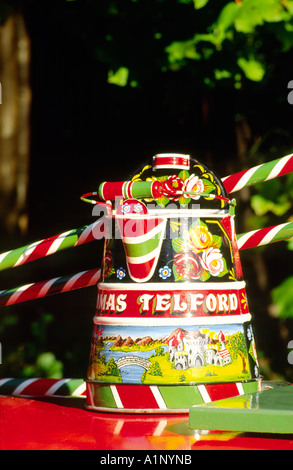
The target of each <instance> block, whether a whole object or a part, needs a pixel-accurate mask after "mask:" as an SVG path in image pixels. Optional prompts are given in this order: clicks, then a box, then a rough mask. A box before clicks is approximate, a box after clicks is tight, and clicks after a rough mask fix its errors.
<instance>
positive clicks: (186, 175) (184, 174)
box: [178, 170, 190, 181]
mask: <svg viewBox="0 0 293 470" xmlns="http://www.w3.org/2000/svg"><path fill="white" fill-rule="evenodd" d="M178 176H179V178H181V179H182V181H185V180H187V179H188V178H189V176H190V175H189V172H188V171H186V170H182V171H180V173H179V175H178Z"/></svg>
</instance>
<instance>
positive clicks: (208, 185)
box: [202, 178, 216, 193]
mask: <svg viewBox="0 0 293 470" xmlns="http://www.w3.org/2000/svg"><path fill="white" fill-rule="evenodd" d="M202 182H203V185H204V192H205V193H210V192H212V191H213V190H214V189H216V186H215V185H214V184H213V183H212V182H211V181H209V180H206V179H204V178H202Z"/></svg>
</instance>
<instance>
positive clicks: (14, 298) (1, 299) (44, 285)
mask: <svg viewBox="0 0 293 470" xmlns="http://www.w3.org/2000/svg"><path fill="white" fill-rule="evenodd" d="M100 275H101V270H100V269H90V270H88V271H82V272H80V273H77V274H74V275H70V276H62V277H55V278H53V279H49V280H47V281H41V282H36V283H33V284H26V285H24V286H20V287H16V288H13V289H8V290H3V291H0V307H6V306H9V305H14V304H18V303H21V302H27V301H28V300H34V299H40V298H43V297H48V296H50V295H54V294H62V293H64V292H70V291H73V290H77V289H83V288H85V287H90V286H94V285H96V284H97V282H98V281H99V279H100Z"/></svg>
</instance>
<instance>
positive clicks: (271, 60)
mask: <svg viewBox="0 0 293 470" xmlns="http://www.w3.org/2000/svg"><path fill="white" fill-rule="evenodd" d="M15 11H21V13H22V14H23V15H24V18H25V20H26V25H27V29H28V34H29V36H30V39H31V53H32V56H31V66H30V74H31V88H32V96H33V102H32V111H31V155H30V160H31V161H30V175H29V177H30V186H29V196H28V210H29V220H30V223H29V230H28V232H27V234H26V235H21V234H19V233H7V232H5V230H4V228H3V227H2V223H1V222H0V228H1V238H0V241H1V247H2V249H1V251H5V250H8V249H12V248H14V247H17V246H21V245H24V244H25V243H29V242H32V241H34V240H37V239H40V238H43V237H44V236H50V235H54V234H56V233H59V232H61V231H64V230H68V229H70V228H73V227H79V226H82V225H84V224H88V223H90V222H91V221H92V220H91V218H92V216H91V209H90V208H89V207H84V205H82V204H81V203H80V201H79V196H80V195H81V194H83V193H85V192H87V191H91V190H96V188H97V185H98V184H99V183H100V182H101V181H104V180H107V179H112V180H116V179H117V178H118V179H121V178H125V179H126V178H127V177H128V175H129V174H130V173H132V172H133V170H135V168H136V167H137V166H139V165H140V164H141V162H142V161H144V160H145V159H146V158H149V157H151V156H152V155H153V154H155V153H159V152H168V151H170V152H172V151H174V152H179V153H191V154H192V155H194V156H195V157H197V158H198V159H199V160H202V161H203V162H205V163H206V164H207V165H209V166H210V167H211V168H212V169H213V170H214V171H216V172H217V173H218V174H219V175H220V176H222V177H223V176H226V175H227V174H231V173H233V172H236V171H240V170H243V169H245V168H251V167H252V166H255V165H258V164H260V163H263V162H266V161H270V160H273V159H275V158H279V157H281V156H283V155H286V154H288V153H290V152H291V151H292V147H293V136H292V124H293V120H292V117H293V116H292V113H293V108H292V106H290V104H289V103H288V99H287V97H288V93H289V90H288V83H289V82H290V80H292V79H293V70H292V64H293V1H291V0H258V1H253V0H236V1H227V0H149V1H148V2H144V1H142V0H99V1H96V0H54V1H51V2H49V3H48V2H46V5H45V4H44V3H43V2H39V1H37V0H23V1H19V0H13V1H2V2H1V3H0V19H1V23H2V24H5V21H7V18H9V16H10V15H13V14H14V12H15ZM1 60H2V59H1V57H0V62H1ZM0 79H1V77H0ZM4 90H5V86H4V84H3V93H4ZM236 197H237V219H236V225H237V232H238V233H243V232H245V231H248V230H253V229H256V228H261V227H264V226H270V225H276V224H279V223H283V222H286V221H289V220H292V204H293V177H292V175H289V176H287V177H282V178H280V179H278V180H272V181H270V182H266V183H263V184H259V185H257V186H255V187H253V188H251V189H246V190H243V191H242V192H241V193H237V194H236ZM292 250H293V244H292V241H291V242H281V243H276V244H274V245H270V246H267V247H261V248H257V249H255V250H250V251H247V252H241V260H242V265H243V271H244V277H245V279H246V281H247V291H248V298H249V299H250V302H249V304H250V309H251V311H252V314H253V321H254V328H255V333H256V342H257V349H258V351H259V357H260V361H261V367H262V371H263V374H264V375H265V376H266V377H268V378H274V377H276V376H277V377H279V376H281V377H284V378H286V379H288V380H292V379H293V368H292V366H290V365H289V364H288V361H287V353H288V350H287V346H288V342H289V341H290V340H291V339H292V338H293V324H292V321H293V310H292V290H293V289H292V288H293V286H292V268H291V263H290V257H292ZM69 251H70V250H69ZM101 253H102V245H101V244H99V243H94V246H86V247H80V248H76V249H75V252H74V254H72V253H71V252H70V253H65V254H64V255H62V256H61V255H60V256H59V255H58V257H57V258H56V257H50V258H52V259H49V258H48V259H46V260H45V261H40V262H35V263H31V265H30V266H27V267H25V266H24V267H22V268H15V269H14V270H10V271H7V272H5V273H0V282H1V288H3V289H5V288H8V287H14V286H15V285H21V284H25V283H27V282H28V278H29V282H34V280H35V281H38V280H43V279H46V278H48V279H49V278H50V277H55V276H56V275H63V274H68V273H70V272H73V273H74V272H78V271H81V270H82V269H90V268H92V267H96V266H97V265H99V263H100V261H101ZM16 270H17V272H15V271H16ZM2 286H3V287H2ZM95 297H96V290H95V288H89V289H87V290H84V292H79V293H74V292H73V293H69V294H62V296H56V297H52V298H50V299H40V300H37V301H33V302H31V303H30V304H29V305H21V304H20V305H18V306H17V305H16V306H11V307H7V308H6V309H2V311H1V322H0V341H1V343H2V354H3V364H2V365H1V375H3V376H9V375H10V376H25V377H28V376H30V375H41V376H53V375H54V376H55V377H57V376H61V375H65V376H72V377H81V376H83V375H84V374H85V371H86V367H87V356H88V352H89V347H90V335H91V317H92V316H93V314H94V310H95Z"/></svg>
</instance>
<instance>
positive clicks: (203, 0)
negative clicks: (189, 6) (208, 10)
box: [193, 0, 209, 10]
mask: <svg viewBox="0 0 293 470" xmlns="http://www.w3.org/2000/svg"><path fill="white" fill-rule="evenodd" d="M208 2H209V0H193V3H194V8H195V9H196V10H199V9H200V8H203V7H204V6H206V4H207V3H208Z"/></svg>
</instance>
